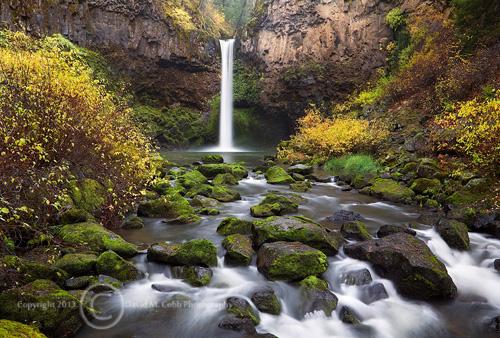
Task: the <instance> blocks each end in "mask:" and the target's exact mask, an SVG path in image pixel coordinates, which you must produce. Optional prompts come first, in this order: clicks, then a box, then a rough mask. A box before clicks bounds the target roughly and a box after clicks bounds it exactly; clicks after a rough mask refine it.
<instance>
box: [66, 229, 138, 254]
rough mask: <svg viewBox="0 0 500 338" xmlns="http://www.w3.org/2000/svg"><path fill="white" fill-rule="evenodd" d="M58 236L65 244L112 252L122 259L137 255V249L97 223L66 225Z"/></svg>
mask: <svg viewBox="0 0 500 338" xmlns="http://www.w3.org/2000/svg"><path fill="white" fill-rule="evenodd" d="M58 235H59V236H60V237H61V238H62V239H63V240H64V241H65V242H66V243H70V244H75V245H82V246H85V247H87V248H88V249H90V250H93V251H98V252H103V251H106V250H113V251H114V252H116V253H117V254H119V255H120V256H123V257H131V256H134V255H135V254H137V247H136V246H135V245H134V244H132V243H129V242H127V241H125V240H124V239H123V238H121V237H120V236H118V235H117V234H115V233H113V232H111V231H109V230H107V229H106V228H104V227H103V226H102V225H100V224H97V223H90V222H86V223H77V224H67V225H64V226H63V227H62V228H61V229H60V230H59V233H58Z"/></svg>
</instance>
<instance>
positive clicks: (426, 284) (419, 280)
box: [344, 233, 457, 299]
mask: <svg viewBox="0 0 500 338" xmlns="http://www.w3.org/2000/svg"><path fill="white" fill-rule="evenodd" d="M344 252H345V253H346V254H347V255H348V256H350V257H353V258H356V259H360V260H364V261H368V262H370V263H372V264H373V265H374V267H375V268H376V269H377V271H378V272H379V273H380V274H381V275H382V277H385V278H389V279H391V280H392V281H393V282H394V284H395V285H396V288H397V289H398V290H399V292H401V293H402V294H403V295H405V296H408V297H410V298H415V299H434V298H440V299H450V298H454V297H455V296H456V295H457V287H456V286H455V284H454V283H453V280H452V279H451V277H450V276H449V275H448V272H447V270H446V267H445V266H444V264H443V263H441V262H440V261H439V260H438V259H437V258H436V256H434V254H433V253H432V251H431V250H430V249H429V248H428V247H427V245H425V243H424V242H422V241H421V240H419V239H417V238H415V237H414V236H411V235H409V234H405V233H397V234H393V235H389V236H387V237H384V238H382V239H374V240H370V241H364V242H360V243H356V244H351V245H347V246H345V247H344Z"/></svg>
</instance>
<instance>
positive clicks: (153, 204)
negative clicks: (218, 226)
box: [137, 192, 199, 223]
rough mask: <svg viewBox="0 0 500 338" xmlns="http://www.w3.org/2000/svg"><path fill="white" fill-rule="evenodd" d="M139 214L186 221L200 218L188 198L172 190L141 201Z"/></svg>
mask: <svg viewBox="0 0 500 338" xmlns="http://www.w3.org/2000/svg"><path fill="white" fill-rule="evenodd" d="M137 215H139V216H143V217H162V218H163V217H164V218H170V219H184V220H186V223H190V222H192V221H193V220H194V221H198V220H199V219H197V218H196V214H195V210H194V209H193V207H192V206H191V205H190V204H189V202H188V200H187V199H185V198H184V197H182V196H181V195H180V194H179V193H177V192H170V193H168V194H167V195H165V196H162V197H160V198H158V199H155V200H151V201H144V202H141V203H140V204H139V208H138V210H137ZM181 216H182V217H181Z"/></svg>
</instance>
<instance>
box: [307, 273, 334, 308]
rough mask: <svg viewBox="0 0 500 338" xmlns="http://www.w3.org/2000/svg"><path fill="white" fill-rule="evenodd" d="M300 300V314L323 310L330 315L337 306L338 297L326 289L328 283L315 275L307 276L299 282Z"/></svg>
mask: <svg viewBox="0 0 500 338" xmlns="http://www.w3.org/2000/svg"><path fill="white" fill-rule="evenodd" d="M299 285H300V289H301V295H302V302H301V310H302V314H306V313H309V312H314V311H323V312H324V314H325V315H326V316H331V315H332V312H333V311H334V310H335V309H336V308H337V304H338V298H337V296H335V294H334V293H333V292H331V291H330V290H329V289H328V283H327V282H326V281H325V280H323V279H321V278H318V277H316V276H308V277H306V278H304V279H303V280H301V281H300V282H299Z"/></svg>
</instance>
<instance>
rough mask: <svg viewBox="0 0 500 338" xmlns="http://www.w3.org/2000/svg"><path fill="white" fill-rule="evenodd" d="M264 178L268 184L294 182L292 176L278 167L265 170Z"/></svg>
mask: <svg viewBox="0 0 500 338" xmlns="http://www.w3.org/2000/svg"><path fill="white" fill-rule="evenodd" d="M265 177H266V179H267V183H269V184H289V183H293V182H294V179H293V178H292V176H290V175H289V174H288V173H287V172H286V170H285V169H283V168H281V167H278V166H273V167H271V168H269V169H267V171H266V173H265Z"/></svg>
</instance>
